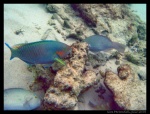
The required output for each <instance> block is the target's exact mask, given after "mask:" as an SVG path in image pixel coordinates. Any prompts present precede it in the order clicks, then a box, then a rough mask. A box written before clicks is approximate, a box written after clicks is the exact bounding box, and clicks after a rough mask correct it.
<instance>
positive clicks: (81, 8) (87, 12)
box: [71, 4, 97, 27]
mask: <svg viewBox="0 0 150 114" xmlns="http://www.w3.org/2000/svg"><path fill="white" fill-rule="evenodd" d="M71 6H72V8H73V9H74V10H75V11H78V12H79V13H80V16H81V17H82V18H83V19H84V21H85V22H86V23H87V24H88V25H90V26H94V27H96V24H97V18H96V16H95V15H94V14H93V13H92V11H91V5H90V4H71Z"/></svg>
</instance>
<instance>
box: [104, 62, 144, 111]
mask: <svg viewBox="0 0 150 114" xmlns="http://www.w3.org/2000/svg"><path fill="white" fill-rule="evenodd" d="M117 70H118V75H116V74H115V73H113V72H112V71H106V74H105V75H106V76H105V80H104V83H105V85H106V86H107V87H108V88H109V89H110V90H111V91H112V93H113V95H114V100H115V102H116V103H117V104H118V105H119V106H120V107H122V108H124V109H126V110H145V109H146V88H145V81H140V80H139V79H138V76H137V75H136V74H135V73H134V72H133V70H132V69H131V67H130V66H129V65H127V64H124V65H121V66H120V67H118V69H117Z"/></svg>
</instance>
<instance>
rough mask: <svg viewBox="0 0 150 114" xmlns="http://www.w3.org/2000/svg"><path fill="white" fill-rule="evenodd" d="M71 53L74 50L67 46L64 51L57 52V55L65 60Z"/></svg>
mask: <svg viewBox="0 0 150 114" xmlns="http://www.w3.org/2000/svg"><path fill="white" fill-rule="evenodd" d="M71 52H72V48H71V47H70V46H66V47H65V48H63V49H62V50H60V51H57V52H56V54H57V55H59V57H60V58H65V57H66V56H67V55H68V54H70V53H71Z"/></svg>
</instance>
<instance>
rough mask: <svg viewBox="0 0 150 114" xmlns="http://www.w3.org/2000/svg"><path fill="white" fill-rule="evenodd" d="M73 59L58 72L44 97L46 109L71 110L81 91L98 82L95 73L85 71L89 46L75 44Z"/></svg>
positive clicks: (73, 46)
mask: <svg viewBox="0 0 150 114" xmlns="http://www.w3.org/2000/svg"><path fill="white" fill-rule="evenodd" d="M71 47H72V49H73V51H72V57H71V58H70V59H69V60H68V63H67V65H66V66H64V67H62V69H60V70H58V71H57V73H56V76H55V77H54V82H53V85H50V87H49V89H48V90H47V91H46V94H45V97H44V106H45V108H46V109H49V108H50V109H55V110H56V109H71V108H73V107H74V106H75V105H76V103H77V101H78V100H77V97H78V95H79V94H80V92H81V91H83V90H85V89H86V88H88V87H90V86H92V85H93V84H94V83H96V82H98V78H97V76H96V74H95V73H94V72H93V71H84V66H85V62H86V59H87V44H86V43H74V44H73V45H72V46H71Z"/></svg>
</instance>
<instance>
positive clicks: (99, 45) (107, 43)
mask: <svg viewBox="0 0 150 114" xmlns="http://www.w3.org/2000/svg"><path fill="white" fill-rule="evenodd" d="M83 41H84V42H86V43H88V44H89V50H90V51H92V52H98V51H105V50H108V49H111V48H114V49H117V50H118V51H119V52H122V53H123V52H124V50H125V45H123V44H120V43H117V42H112V41H111V40H110V39H109V38H108V37H106V36H102V35H93V36H90V37H88V38H86V39H84V40H83Z"/></svg>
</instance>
